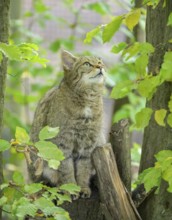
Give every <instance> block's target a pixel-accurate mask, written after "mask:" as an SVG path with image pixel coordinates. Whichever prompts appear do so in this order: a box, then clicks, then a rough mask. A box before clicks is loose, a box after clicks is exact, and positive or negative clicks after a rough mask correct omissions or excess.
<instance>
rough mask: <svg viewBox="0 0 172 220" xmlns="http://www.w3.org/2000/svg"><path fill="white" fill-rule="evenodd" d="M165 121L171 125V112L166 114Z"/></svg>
mask: <svg viewBox="0 0 172 220" xmlns="http://www.w3.org/2000/svg"><path fill="white" fill-rule="evenodd" d="M167 123H168V125H170V127H172V113H170V114H168V116H167Z"/></svg>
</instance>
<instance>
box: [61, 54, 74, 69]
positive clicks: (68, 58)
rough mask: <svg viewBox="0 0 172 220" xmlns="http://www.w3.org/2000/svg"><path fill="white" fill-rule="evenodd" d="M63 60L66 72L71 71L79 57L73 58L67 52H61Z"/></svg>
mask: <svg viewBox="0 0 172 220" xmlns="http://www.w3.org/2000/svg"><path fill="white" fill-rule="evenodd" d="M61 58H62V64H63V68H64V70H71V69H72V66H73V64H74V63H75V62H76V60H77V57H75V56H73V55H72V54H71V53H69V52H68V51H66V50H62V51H61Z"/></svg>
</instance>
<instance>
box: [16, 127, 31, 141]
mask: <svg viewBox="0 0 172 220" xmlns="http://www.w3.org/2000/svg"><path fill="white" fill-rule="evenodd" d="M15 138H16V141H17V142H19V143H24V144H27V143H28V142H29V140H30V137H29V135H28V133H27V132H26V130H25V129H24V128H21V127H16V132H15Z"/></svg>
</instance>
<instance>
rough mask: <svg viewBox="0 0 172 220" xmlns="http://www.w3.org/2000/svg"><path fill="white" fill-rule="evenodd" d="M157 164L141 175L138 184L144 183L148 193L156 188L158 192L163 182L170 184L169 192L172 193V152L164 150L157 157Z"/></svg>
mask: <svg viewBox="0 0 172 220" xmlns="http://www.w3.org/2000/svg"><path fill="white" fill-rule="evenodd" d="M155 158H156V160H157V162H155V165H154V167H150V168H148V169H146V170H144V171H143V173H141V174H140V176H139V179H138V182H137V183H138V184H141V183H143V184H144V186H145V189H146V191H147V192H149V191H150V190H151V189H152V188H154V187H156V188H157V190H156V192H158V190H159V188H160V184H161V180H162V179H163V180H165V181H166V182H168V189H167V190H168V191H169V192H172V175H171V174H172V173H171V172H172V151H171V150H162V151H160V152H159V153H158V154H156V155H155Z"/></svg>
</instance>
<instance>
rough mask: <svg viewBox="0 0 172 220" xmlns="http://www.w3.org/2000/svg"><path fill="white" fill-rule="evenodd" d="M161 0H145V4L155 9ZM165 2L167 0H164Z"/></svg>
mask: <svg viewBox="0 0 172 220" xmlns="http://www.w3.org/2000/svg"><path fill="white" fill-rule="evenodd" d="M159 1H160V0H143V5H145V4H147V5H148V6H152V7H153V9H154V8H155V7H156V6H157V5H158V4H159ZM164 2H165V1H164Z"/></svg>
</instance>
